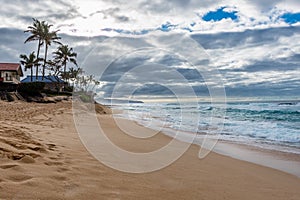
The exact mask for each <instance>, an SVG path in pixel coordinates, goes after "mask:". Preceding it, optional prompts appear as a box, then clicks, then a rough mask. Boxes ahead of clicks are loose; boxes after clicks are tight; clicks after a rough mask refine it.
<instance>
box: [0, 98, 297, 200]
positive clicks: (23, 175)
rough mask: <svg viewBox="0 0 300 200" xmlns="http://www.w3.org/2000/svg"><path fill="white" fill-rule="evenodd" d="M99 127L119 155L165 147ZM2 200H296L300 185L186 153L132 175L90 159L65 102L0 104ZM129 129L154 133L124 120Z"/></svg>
mask: <svg viewBox="0 0 300 200" xmlns="http://www.w3.org/2000/svg"><path fill="white" fill-rule="evenodd" d="M97 110H98V112H99V116H98V117H99V122H100V124H101V127H102V128H103V129H104V131H105V133H106V134H107V136H108V137H109V138H110V139H111V140H112V141H113V142H114V143H115V144H117V145H118V146H119V147H121V148H123V149H126V150H128V151H132V152H149V151H152V150H155V149H157V148H160V147H162V146H164V145H165V144H167V143H168V142H169V141H170V138H169V137H167V136H165V135H163V134H156V135H155V136H154V137H152V138H150V139H147V140H143V139H134V138H132V137H130V136H128V135H126V134H124V133H123V132H122V131H121V130H120V129H119V128H118V127H117V126H116V124H115V122H114V120H113V118H112V116H111V115H110V114H104V112H106V113H108V112H109V111H108V110H107V109H106V108H103V107H101V106H99V107H98V108H97ZM0 113H1V114H0V121H1V123H0V199H55V200H58V199H72V200H73V199H208V200H211V199H230V200H232V199H264V200H268V199H272V200H274V199H275V200H276V199H291V200H292V199H295V200H296V199H299V196H300V190H299V188H300V178H298V177H296V176H294V175H291V174H288V173H285V172H282V171H279V170H275V169H272V168H268V167H263V166H260V165H257V164H253V163H250V162H245V161H241V160H237V159H233V158H230V157H227V156H223V155H220V154H217V153H213V152H212V153H210V154H209V155H208V156H207V157H206V158H204V159H201V160H200V159H199V158H198V152H199V147H198V146H196V145H192V146H191V147H190V148H189V149H188V151H187V152H185V154H184V155H183V156H182V157H181V158H180V159H178V160H177V161H176V162H175V163H173V164H172V165H170V166H169V167H167V168H164V169H162V170H158V171H156V172H152V173H145V174H130V173H123V172H119V171H116V170H113V169H111V168H109V167H107V166H105V165H103V164H102V163H101V162H99V161H98V160H96V159H95V158H93V157H92V156H91V155H90V154H89V152H88V151H87V150H86V148H85V147H84V146H83V145H82V142H81V140H80V139H79V136H78V134H77V131H76V128H75V125H74V120H73V114H72V104H71V103H70V102H61V103H56V104H37V103H24V102H13V103H7V102H1V101H0ZM124 124H126V126H128V129H131V130H133V131H139V132H145V133H149V134H151V132H152V130H150V129H147V128H144V127H141V126H137V124H136V123H135V122H132V121H127V120H124Z"/></svg>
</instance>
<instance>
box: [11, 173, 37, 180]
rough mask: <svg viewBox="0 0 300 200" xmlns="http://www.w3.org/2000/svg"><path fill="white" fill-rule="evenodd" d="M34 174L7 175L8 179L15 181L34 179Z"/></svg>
mask: <svg viewBox="0 0 300 200" xmlns="http://www.w3.org/2000/svg"><path fill="white" fill-rule="evenodd" d="M32 178H33V177H32V176H29V175H26V174H14V175H10V176H8V177H7V179H8V180H10V181H13V182H23V181H27V180H30V179H32Z"/></svg>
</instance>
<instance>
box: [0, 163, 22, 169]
mask: <svg viewBox="0 0 300 200" xmlns="http://www.w3.org/2000/svg"><path fill="white" fill-rule="evenodd" d="M17 166H19V165H16V164H6V165H0V168H1V169H10V168H13V167H17Z"/></svg>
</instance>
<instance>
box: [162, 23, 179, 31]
mask: <svg viewBox="0 0 300 200" xmlns="http://www.w3.org/2000/svg"><path fill="white" fill-rule="evenodd" d="M176 26H177V25H174V24H171V23H170V22H166V23H165V24H162V25H161V27H159V28H158V30H161V31H163V32H169V31H170V30H172V29H173V28H175V27H176Z"/></svg>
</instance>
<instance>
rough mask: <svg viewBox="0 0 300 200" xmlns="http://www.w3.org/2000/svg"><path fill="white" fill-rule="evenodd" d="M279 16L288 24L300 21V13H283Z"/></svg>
mask: <svg viewBox="0 0 300 200" xmlns="http://www.w3.org/2000/svg"><path fill="white" fill-rule="evenodd" d="M280 18H281V19H283V20H284V21H285V22H286V23H288V24H295V23H297V22H300V13H285V14H283V15H281V17H280Z"/></svg>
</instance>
